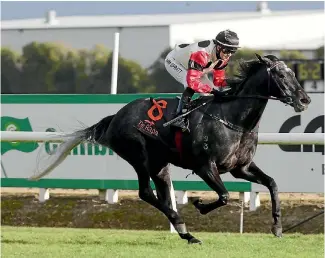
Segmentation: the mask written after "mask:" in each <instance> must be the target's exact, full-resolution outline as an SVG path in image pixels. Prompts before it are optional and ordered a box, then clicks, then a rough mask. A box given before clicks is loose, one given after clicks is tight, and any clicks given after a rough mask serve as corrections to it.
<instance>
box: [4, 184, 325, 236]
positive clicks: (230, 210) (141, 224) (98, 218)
mask: <svg viewBox="0 0 325 258" xmlns="http://www.w3.org/2000/svg"><path fill="white" fill-rule="evenodd" d="M21 190H22V189H20V190H19V191H18V192H17V191H16V192H13V189H11V190H9V191H8V189H4V188H2V197H1V223H2V225H11V226H42V227H78V228H114V229H151V230H168V229H169V223H168V221H167V218H166V217H165V216H164V215H163V214H162V213H161V212H159V211H158V210H156V209H155V208H153V207H152V206H150V205H149V204H147V203H145V202H143V201H141V200H139V198H138V196H137V192H136V191H120V192H119V202H118V203H117V204H107V203H106V202H105V201H101V200H99V198H98V191H97V190H62V189H61V190H60V189H55V190H51V197H50V199H49V200H48V201H46V202H45V203H39V202H38V199H37V198H38V190H37V189H27V191H26V189H25V191H22V192H20V191H21ZM196 196H200V197H202V198H203V200H204V201H205V202H208V201H211V200H212V198H215V194H214V193H212V192H189V197H190V198H192V197H196ZM238 197H239V194H238V193H232V194H231V201H230V203H229V204H228V205H227V206H225V207H222V208H220V209H218V210H215V211H213V212H211V213H209V214H208V215H201V214H200V213H199V212H198V211H197V210H196V209H195V208H194V206H193V205H192V204H186V205H178V206H177V209H178V211H179V213H180V214H181V216H182V217H183V219H184V220H185V222H186V224H187V227H188V229H189V230H190V231H207V232H222V231H227V232H238V231H239V221H240V207H239V206H238V204H239V200H238ZM280 199H281V209H282V215H283V218H282V223H283V227H284V229H285V228H288V227H290V226H291V225H294V224H296V223H298V222H300V221H302V220H304V219H306V218H308V217H311V216H313V215H314V214H316V213H318V212H320V211H322V210H323V209H324V196H323V195H318V194H316V195H311V194H307V195H306V194H290V193H289V194H281V195H280ZM271 225H272V211H271V202H270V197H269V195H268V194H261V207H260V208H259V209H257V210H256V211H254V212H250V211H249V210H248V208H247V207H246V208H245V211H244V232H261V233H268V232H270V227H271ZM290 232H300V233H305V234H311V233H324V215H321V216H318V217H317V218H315V219H313V220H311V221H309V222H307V223H305V224H303V225H301V226H299V227H297V228H296V229H294V230H292V231H290Z"/></svg>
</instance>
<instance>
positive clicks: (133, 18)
mask: <svg viewBox="0 0 325 258" xmlns="http://www.w3.org/2000/svg"><path fill="white" fill-rule="evenodd" d="M320 12H322V13H323V10H311V11H310V10H308V11H274V12H273V11H272V12H270V13H266V14H264V13H262V12H259V11H255V12H216V13H193V14H154V15H152V14H150V15H105V16H104V15H97V16H65V17H64V16H61V17H60V16H55V12H54V11H52V12H51V14H50V16H51V15H52V17H53V22H51V23H48V22H47V19H48V18H47V17H44V18H37V19H20V20H4V21H1V29H2V30H17V29H43V28H47V29H51V28H53V29H54V28H86V27H88V28H89V27H136V26H168V25H171V24H186V23H200V22H213V21H219V22H224V21H230V20H237V19H240V20H245V19H253V18H260V17H265V16H268V17H274V18H276V17H281V16H287V15H295V16H299V15H302V14H308V15H311V16H312V15H314V14H317V13H320Z"/></svg>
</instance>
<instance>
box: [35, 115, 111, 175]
mask: <svg viewBox="0 0 325 258" xmlns="http://www.w3.org/2000/svg"><path fill="white" fill-rule="evenodd" d="M114 116H115V115H112V116H108V117H105V118H103V119H102V120H101V121H99V122H98V123H97V124H94V125H93V126H90V127H88V128H86V129H83V130H79V131H76V132H74V133H70V134H64V135H62V137H63V138H67V139H65V140H63V142H62V143H61V144H60V145H59V146H58V147H57V148H56V149H55V151H54V153H52V155H51V156H50V158H49V160H48V164H47V165H46V166H45V167H44V168H42V169H41V170H40V171H38V172H37V174H36V175H34V176H32V177H30V178H29V180H35V181H36V180H39V179H40V178H42V177H44V176H46V175H47V174H49V173H50V172H51V171H52V170H53V169H54V168H56V167H57V166H58V165H59V164H61V163H62V161H63V160H65V159H66V157H67V156H68V155H69V153H70V151H71V150H72V149H73V148H74V147H76V146H77V145H78V144H80V143H81V142H85V141H88V142H96V143H100V140H101V138H102V136H103V135H104V133H105V132H106V130H107V129H108V127H109V124H110V123H111V121H112V120H113V118H114Z"/></svg>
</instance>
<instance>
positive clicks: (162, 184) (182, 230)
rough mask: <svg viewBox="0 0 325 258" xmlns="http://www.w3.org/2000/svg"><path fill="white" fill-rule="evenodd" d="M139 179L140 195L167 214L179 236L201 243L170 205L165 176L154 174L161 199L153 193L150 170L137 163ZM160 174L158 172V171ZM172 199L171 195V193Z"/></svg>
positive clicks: (189, 241)
mask: <svg viewBox="0 0 325 258" xmlns="http://www.w3.org/2000/svg"><path fill="white" fill-rule="evenodd" d="M134 168H135V170H136V172H137V174H138V180H139V197H140V198H141V199H142V200H143V201H145V202H147V203H149V204H151V205H152V206H154V207H155V208H157V209H158V210H160V211H161V212H163V213H164V214H165V216H166V217H167V218H168V219H169V221H170V222H171V223H172V224H173V225H174V227H175V229H176V230H177V232H178V234H179V236H180V237H181V238H182V239H185V240H188V243H190V244H193V243H201V241H200V240H198V239H196V238H195V237H193V236H192V235H191V234H190V233H188V232H187V230H186V226H185V223H184V222H183V220H182V219H181V218H180V216H179V215H178V213H177V212H175V211H174V210H173V209H172V208H171V207H169V205H168V203H169V202H168V201H167V198H168V197H167V196H168V185H166V181H165V179H164V178H160V177H159V176H158V175H157V176H153V180H154V183H155V185H156V190H157V195H158V196H159V199H160V200H159V199H157V198H156V196H155V195H154V193H153V190H152V188H151V186H150V177H149V171H148V170H147V168H146V167H145V166H142V165H135V166H134ZM157 174H158V173H157ZM169 199H170V195H169Z"/></svg>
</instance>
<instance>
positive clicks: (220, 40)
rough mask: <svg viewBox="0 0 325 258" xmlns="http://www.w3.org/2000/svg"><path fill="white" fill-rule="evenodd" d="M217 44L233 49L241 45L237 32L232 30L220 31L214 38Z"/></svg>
mask: <svg viewBox="0 0 325 258" xmlns="http://www.w3.org/2000/svg"><path fill="white" fill-rule="evenodd" d="M214 43H215V44H216V45H220V46H221V47H222V48H226V49H233V50H234V51H236V50H237V49H238V48H240V46H239V38H238V36H237V34H236V33H235V32H233V31H231V30H224V31H221V32H219V33H218V35H217V36H216V39H215V40H214Z"/></svg>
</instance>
